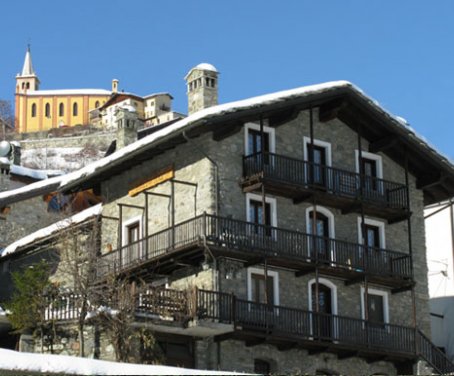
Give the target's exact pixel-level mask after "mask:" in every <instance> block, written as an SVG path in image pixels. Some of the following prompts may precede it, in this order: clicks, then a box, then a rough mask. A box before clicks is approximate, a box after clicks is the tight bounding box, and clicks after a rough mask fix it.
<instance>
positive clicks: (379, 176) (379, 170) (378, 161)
mask: <svg viewBox="0 0 454 376" xmlns="http://www.w3.org/2000/svg"><path fill="white" fill-rule="evenodd" d="M361 156H362V157H363V158H365V159H370V160H371V161H375V165H376V172H377V177H376V178H377V179H383V158H382V157H381V155H378V154H374V153H370V152H368V151H363V150H361ZM355 171H356V173H358V174H359V173H360V161H359V151H358V149H355Z"/></svg>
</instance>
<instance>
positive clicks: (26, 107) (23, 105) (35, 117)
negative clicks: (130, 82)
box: [15, 48, 112, 133]
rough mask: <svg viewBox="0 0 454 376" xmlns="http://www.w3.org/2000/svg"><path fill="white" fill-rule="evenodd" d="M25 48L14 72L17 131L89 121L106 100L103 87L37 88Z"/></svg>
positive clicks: (35, 77)
mask: <svg viewBox="0 0 454 376" xmlns="http://www.w3.org/2000/svg"><path fill="white" fill-rule="evenodd" d="M39 84H40V82H39V79H38V77H37V75H36V73H35V71H34V69H33V66H32V62H31V54H30V48H28V50H27V52H26V55H25V61H24V67H23V69H22V72H21V74H18V75H17V76H16V94H15V117H16V124H15V126H16V131H17V132H20V133H25V132H38V131H45V130H49V129H52V128H59V127H67V126H69V127H71V126H75V125H87V124H89V112H90V111H91V110H94V109H96V108H98V107H100V106H102V105H103V104H105V103H106V102H107V100H108V99H109V98H110V96H111V94H112V92H111V91H109V90H103V89H70V90H39Z"/></svg>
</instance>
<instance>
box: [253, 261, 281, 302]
mask: <svg viewBox="0 0 454 376" xmlns="http://www.w3.org/2000/svg"><path fill="white" fill-rule="evenodd" d="M267 274H268V278H267V279H268V283H267V290H266V293H267V294H268V298H269V303H270V304H271V305H279V274H278V273H277V272H276V271H273V270H268V273H267ZM247 285H248V300H250V301H253V302H255V303H266V299H265V273H264V270H263V269H258V268H248V271H247Z"/></svg>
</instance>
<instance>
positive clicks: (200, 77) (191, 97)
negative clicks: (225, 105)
mask: <svg viewBox="0 0 454 376" xmlns="http://www.w3.org/2000/svg"><path fill="white" fill-rule="evenodd" d="M218 75H219V72H218V70H217V69H216V68H215V67H214V66H213V65H211V64H207V63H202V64H199V65H197V66H196V67H194V68H192V69H191V70H190V71H189V73H188V74H187V75H186V77H185V78H184V79H185V80H186V84H187V90H188V92H187V93H188V115H191V114H193V113H195V112H197V111H200V110H203V109H204V108H207V107H211V106H216V105H217V104H218Z"/></svg>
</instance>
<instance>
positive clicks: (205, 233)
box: [202, 211, 208, 241]
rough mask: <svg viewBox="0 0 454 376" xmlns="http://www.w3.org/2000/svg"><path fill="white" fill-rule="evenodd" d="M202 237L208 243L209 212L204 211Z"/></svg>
mask: <svg viewBox="0 0 454 376" xmlns="http://www.w3.org/2000/svg"><path fill="white" fill-rule="evenodd" d="M202 227H203V229H202V235H203V237H204V238H205V241H206V238H207V235H208V231H207V212H206V211H204V212H203V216H202Z"/></svg>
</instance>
